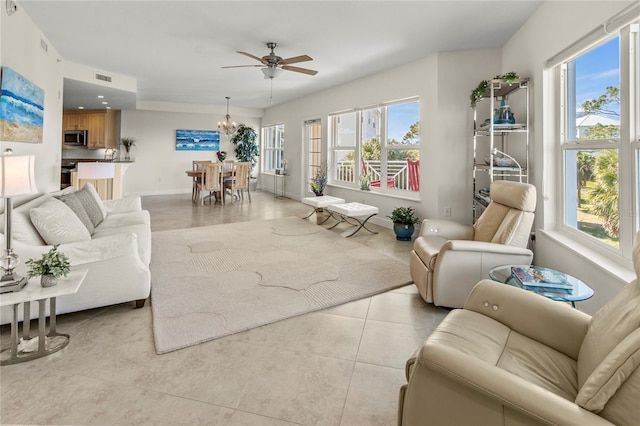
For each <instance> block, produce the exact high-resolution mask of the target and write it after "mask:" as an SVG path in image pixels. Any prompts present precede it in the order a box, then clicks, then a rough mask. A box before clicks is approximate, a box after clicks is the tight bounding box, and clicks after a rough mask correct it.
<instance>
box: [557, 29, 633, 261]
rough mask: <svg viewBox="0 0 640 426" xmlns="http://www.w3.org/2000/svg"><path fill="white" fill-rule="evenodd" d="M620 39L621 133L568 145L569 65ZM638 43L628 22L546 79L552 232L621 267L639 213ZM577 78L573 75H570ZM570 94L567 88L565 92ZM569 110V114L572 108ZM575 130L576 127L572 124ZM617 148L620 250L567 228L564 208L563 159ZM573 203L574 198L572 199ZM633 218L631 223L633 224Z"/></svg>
mask: <svg viewBox="0 0 640 426" xmlns="http://www.w3.org/2000/svg"><path fill="white" fill-rule="evenodd" d="M615 37H619V46H620V47H619V52H620V53H619V58H620V64H619V66H620V81H619V86H620V87H619V89H620V132H619V136H618V137H617V138H612V139H605V140H586V141H585V140H568V139H569V138H568V137H569V136H570V135H569V132H571V131H572V130H575V127H572V126H571V123H570V120H572V117H573V120H574V122H575V107H576V106H575V105H573V104H572V101H571V100H570V99H568V97H569V96H568V88H569V82H568V79H569V75H570V73H571V70H570V69H569V67H568V66H567V64H568V63H569V62H571V61H574V60H575V59H577V58H578V57H580V56H582V55H584V54H586V53H588V52H589V51H592V50H593V49H595V48H597V47H598V46H601V45H603V44H604V43H606V42H608V41H610V40H612V39H614V38H615ZM639 47H640V38H639V37H638V23H632V24H629V25H626V26H624V27H622V28H621V29H620V30H619V31H616V32H613V33H609V34H606V35H605V34H603V35H602V37H600V39H599V40H597V41H596V42H595V43H592V44H590V45H589V46H588V47H584V48H582V49H580V51H577V52H573V54H572V55H567V58H566V59H564V60H562V61H557V63H556V64H555V65H554V66H553V67H551V68H548V69H547V71H550V72H551V73H550V76H551V77H552V78H555V79H557V81H558V84H556V85H555V86H554V87H553V90H554V91H556V96H557V97H556V98H554V97H553V96H551V97H550V98H551V99H552V100H551V101H549V102H551V103H552V104H553V105H552V106H550V105H547V107H551V109H553V110H555V111H556V113H555V115H556V126H557V130H556V138H557V140H556V144H555V147H556V149H557V151H556V152H557V153H558V159H557V163H556V164H557V166H556V167H557V169H556V170H557V172H558V173H557V175H556V176H557V184H558V186H557V187H558V193H557V198H556V203H557V205H558V207H559V208H558V209H556V217H555V223H556V229H558V230H559V231H560V232H561V233H562V234H563V235H565V236H567V237H569V238H570V239H571V240H573V241H575V242H576V243H578V244H580V245H582V246H584V247H586V248H588V249H590V250H593V251H594V252H596V253H598V254H600V255H604V256H605V257H607V258H611V259H618V262H620V261H622V262H623V263H625V262H626V261H628V260H629V259H631V256H632V253H631V251H632V246H633V239H634V236H635V235H636V233H637V232H638V230H640V226H639V224H640V222H639V220H638V214H639V212H640V202H639V198H640V197H639V196H638V192H639V188H640V183H639V179H640V177H639V170H640V163H639V162H640V117H639V116H638V111H637V108H638V105H639V104H640V91H639V90H638V86H639V85H640V75H639V73H638V68H640V66H638V64H639V62H638V49H639ZM574 77H575V75H574ZM569 90H570V88H569ZM572 108H573V112H571V109H572ZM574 126H575V125H574ZM600 149H616V150H617V151H618V210H619V218H620V219H619V220H620V223H619V238H618V242H619V245H618V247H615V246H613V245H611V244H608V243H606V242H604V241H600V240H598V239H597V238H595V237H593V236H590V235H589V234H587V233H586V232H583V231H581V230H579V229H577V227H573V226H571V225H570V224H567V222H566V218H567V209H569V208H572V207H570V205H569V200H570V194H567V192H566V189H567V180H566V179H567V173H568V172H567V163H566V161H567V154H568V152H570V151H575V152H578V151H585V150H600ZM573 199H574V201H575V196H574V197H573ZM573 208H575V207H573ZM634 218H635V220H634Z"/></svg>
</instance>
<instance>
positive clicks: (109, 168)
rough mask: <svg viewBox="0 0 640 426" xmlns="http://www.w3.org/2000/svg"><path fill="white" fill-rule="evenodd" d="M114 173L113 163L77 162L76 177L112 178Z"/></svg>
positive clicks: (114, 166)
mask: <svg viewBox="0 0 640 426" xmlns="http://www.w3.org/2000/svg"><path fill="white" fill-rule="evenodd" d="M115 173H116V165H115V164H113V163H78V179H112V178H113V177H114V176H115Z"/></svg>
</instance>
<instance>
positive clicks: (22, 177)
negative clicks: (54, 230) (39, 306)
mask: <svg viewBox="0 0 640 426" xmlns="http://www.w3.org/2000/svg"><path fill="white" fill-rule="evenodd" d="M12 153H13V151H12V150H11V149H7V150H5V151H4V153H3V155H1V156H0V195H1V196H2V198H4V240H5V251H4V255H3V256H2V259H1V261H2V264H1V265H0V269H2V278H0V293H7V292H12V291H20V290H22V288H23V287H24V286H25V285H26V284H27V282H28V278H27V277H20V276H18V275H16V274H15V273H14V272H13V270H14V269H15V268H16V266H18V255H16V254H15V253H14V252H13V248H12V247H11V212H12V210H13V201H12V200H11V197H15V196H18V195H26V194H33V193H35V192H37V191H38V190H37V189H36V180H35V172H34V163H35V156H33V155H16V156H12V155H11V154H12Z"/></svg>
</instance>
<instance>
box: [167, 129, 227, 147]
mask: <svg viewBox="0 0 640 426" xmlns="http://www.w3.org/2000/svg"><path fill="white" fill-rule="evenodd" d="M176 150H177V151H219V150H220V132H219V131H217V130H176Z"/></svg>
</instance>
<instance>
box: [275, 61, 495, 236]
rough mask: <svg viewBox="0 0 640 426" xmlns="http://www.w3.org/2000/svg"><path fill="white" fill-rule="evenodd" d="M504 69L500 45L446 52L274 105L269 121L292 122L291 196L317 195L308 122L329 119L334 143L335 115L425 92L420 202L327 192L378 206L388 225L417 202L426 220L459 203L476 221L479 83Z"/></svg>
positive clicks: (458, 214) (466, 217) (462, 213)
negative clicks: (475, 92) (472, 100)
mask: <svg viewBox="0 0 640 426" xmlns="http://www.w3.org/2000/svg"><path fill="white" fill-rule="evenodd" d="M470 64H473V66H470ZM499 70H500V51H499V50H482V51H465V52H451V53H440V54H437V55H432V56H429V57H427V58H424V59H422V60H419V61H415V62H412V63H409V64H406V65H403V66H400V67H397V68H393V69H391V70H388V71H385V72H382V73H379V74H375V75H372V76H369V77H366V78H363V79H360V80H357V81H354V82H351V83H347V84H344V85H341V86H338V87H334V88H331V89H328V90H325V91H322V92H319V93H316V94H313V95H310V96H307V97H304V98H301V99H298V100H295V101H292V102H289V103H286V104H283V105H278V106H275V107H272V108H269V109H267V110H266V111H265V116H264V117H263V120H262V124H263V125H270V124H278V123H284V124H285V154H284V158H286V159H287V160H289V165H288V166H287V174H288V176H287V177H286V193H287V195H288V196H289V197H291V198H296V199H299V198H302V197H306V196H309V195H311V194H310V192H309V189H308V187H307V184H306V182H307V180H306V176H305V165H306V163H305V154H306V150H305V149H306V147H305V146H304V139H303V131H302V129H303V122H304V120H308V119H313V118H321V119H322V120H323V143H324V146H325V147H326V144H327V131H328V126H327V122H326V120H327V115H328V114H330V113H332V112H335V111H341V110H345V109H349V108H354V107H363V106H367V105H375V104H378V103H382V102H388V101H393V100H397V99H404V98H408V97H412V96H419V97H420V105H421V111H420V124H421V151H420V181H421V182H420V188H421V191H420V197H421V198H420V200H419V201H415V200H409V199H400V198H390V197H388V196H380V195H377V194H375V192H365V191H360V190H357V189H347V188H341V187H334V186H329V187H328V189H327V191H326V193H327V194H329V195H334V196H338V197H341V198H344V199H346V200H348V201H358V202H364V203H368V204H373V205H376V206H378V207H379V208H380V214H379V215H378V216H377V217H375V218H374V219H372V221H374V222H376V223H378V224H382V225H386V226H391V221H390V220H389V219H387V218H386V215H388V214H389V213H390V212H391V210H393V208H395V207H397V206H409V205H411V206H414V207H415V209H416V211H417V213H418V215H419V217H421V218H425V217H432V218H433V217H439V216H442V213H443V211H442V210H443V208H444V207H451V208H452V218H454V219H458V220H462V221H466V222H470V221H471V202H470V200H471V181H470V176H471V173H470V171H471V162H470V160H469V159H470V158H471V157H470V152H471V151H470V150H471V140H472V138H471V135H472V120H471V117H472V110H471V108H470V107H469V93H470V91H471V89H472V88H474V87H476V86H477V84H478V82H479V81H481V80H484V79H486V78H487V76H490V77H492V76H493V75H495V74H496V73H497V72H498V71H499ZM461 194H464V195H465V197H461V196H460V195H461Z"/></svg>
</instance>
